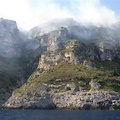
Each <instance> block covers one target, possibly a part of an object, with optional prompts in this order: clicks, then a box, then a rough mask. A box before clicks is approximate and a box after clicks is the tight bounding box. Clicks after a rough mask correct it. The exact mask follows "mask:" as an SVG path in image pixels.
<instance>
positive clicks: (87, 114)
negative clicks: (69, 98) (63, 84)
mask: <svg viewBox="0 0 120 120" xmlns="http://www.w3.org/2000/svg"><path fill="white" fill-rule="evenodd" d="M0 120H120V110H0Z"/></svg>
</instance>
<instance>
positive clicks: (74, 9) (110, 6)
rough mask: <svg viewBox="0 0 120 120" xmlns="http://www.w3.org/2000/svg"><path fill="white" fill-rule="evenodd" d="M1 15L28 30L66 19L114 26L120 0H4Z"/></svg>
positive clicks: (119, 15) (0, 7)
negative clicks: (51, 21) (52, 21)
mask: <svg viewBox="0 0 120 120" xmlns="http://www.w3.org/2000/svg"><path fill="white" fill-rule="evenodd" d="M0 17H1V18H4V19H10V20H14V21H16V22H17V25H18V26H19V27H21V28H23V29H25V30H30V29H31V28H33V27H35V26H37V25H42V24H45V23H46V22H48V21H50V20H54V19H62V18H73V19H75V20H76V21H78V22H81V23H93V24H102V25H110V24H113V23H116V22H118V21H119V20H120V0H0Z"/></svg>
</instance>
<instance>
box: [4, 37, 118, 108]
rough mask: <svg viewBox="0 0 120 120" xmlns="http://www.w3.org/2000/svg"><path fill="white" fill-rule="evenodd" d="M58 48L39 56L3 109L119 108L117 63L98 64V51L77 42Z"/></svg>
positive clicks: (93, 46)
mask: <svg viewBox="0 0 120 120" xmlns="http://www.w3.org/2000/svg"><path fill="white" fill-rule="evenodd" d="M62 48H63V49H62V50H56V51H46V52H44V53H43V54H42V55H41V58H40V59H39V65H38V68H37V70H36V71H35V72H34V73H33V74H32V75H31V76H30V77H29V79H28V81H27V83H25V84H24V85H23V86H22V87H21V88H19V89H16V90H15V91H14V92H13V94H12V97H11V98H10V99H9V100H8V101H7V102H6V103H5V104H4V105H3V107H4V108H48V109H50V108H58V109H118V108H120V104H119V101H120V96H119V92H120V88H119V87H120V77H119V75H120V68H119V64H120V63H119V62H118V61H115V62H114V59H113V61H112V60H109V59H108V60H102V61H101V58H100V54H101V52H100V48H99V47H96V46H95V45H94V44H85V43H82V42H81V41H79V40H73V39H72V40H68V41H65V43H64V44H63V47H62Z"/></svg>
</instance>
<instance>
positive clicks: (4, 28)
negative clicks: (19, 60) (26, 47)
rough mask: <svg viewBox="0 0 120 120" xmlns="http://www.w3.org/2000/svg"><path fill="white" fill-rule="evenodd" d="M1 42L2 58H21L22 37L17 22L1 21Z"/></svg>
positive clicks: (0, 51)
mask: <svg viewBox="0 0 120 120" xmlns="http://www.w3.org/2000/svg"><path fill="white" fill-rule="evenodd" d="M0 42H1V44H0V56H2V57H7V58H11V57H20V56H21V48H20V35H19V30H18V28H17V25H16V22H15V21H12V20H7V19H0Z"/></svg>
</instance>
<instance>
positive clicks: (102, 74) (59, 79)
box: [19, 61, 120, 92]
mask: <svg viewBox="0 0 120 120" xmlns="http://www.w3.org/2000/svg"><path fill="white" fill-rule="evenodd" d="M117 66H118V64H117V63H114V62H112V63H110V61H104V62H101V61H94V62H93V67H92V66H85V65H83V64H81V65H74V64H70V63H65V62H61V63H59V64H58V65H57V66H52V67H51V68H50V69H49V70H47V71H46V72H44V73H43V74H41V75H40V76H38V75H37V76H36V77H33V74H34V73H33V74H32V75H31V76H30V78H29V79H28V81H27V83H26V85H25V86H22V87H21V88H19V92H22V91H23V90H26V91H29V90H30V91H34V90H35V88H36V87H40V86H42V85H43V83H46V84H53V85H63V84H65V85H66V84H68V83H73V82H74V84H75V85H76V86H81V87H82V88H83V89H85V90H90V85H89V82H90V81H91V80H94V81H96V82H98V83H100V84H101V85H102V87H101V89H104V90H114V91H117V92H120V76H118V75H117V76H116V75H115V74H114V67H117ZM37 71H38V70H36V71H35V72H37ZM39 71H40V70H39Z"/></svg>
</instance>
